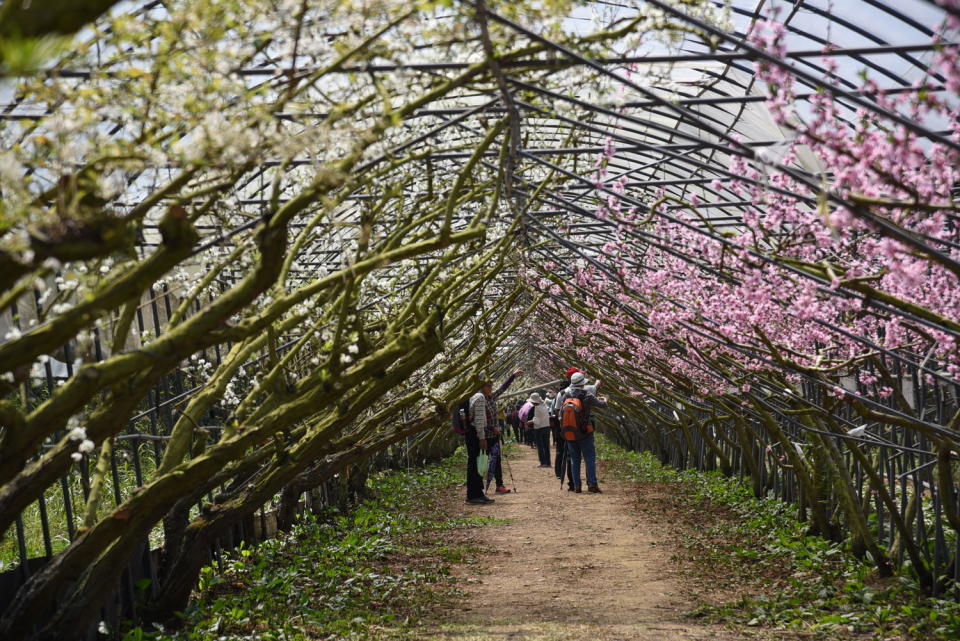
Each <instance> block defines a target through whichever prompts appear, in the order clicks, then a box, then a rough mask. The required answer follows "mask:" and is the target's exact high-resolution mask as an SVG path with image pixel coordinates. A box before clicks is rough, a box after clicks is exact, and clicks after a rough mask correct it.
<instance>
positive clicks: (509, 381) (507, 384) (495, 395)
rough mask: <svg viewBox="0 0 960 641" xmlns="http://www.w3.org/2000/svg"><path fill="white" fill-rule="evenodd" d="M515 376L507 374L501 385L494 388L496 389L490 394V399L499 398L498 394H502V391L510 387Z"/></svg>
mask: <svg viewBox="0 0 960 641" xmlns="http://www.w3.org/2000/svg"><path fill="white" fill-rule="evenodd" d="M515 378H516V376H514V375H513V374H511V375H510V376H508V377H507V380H505V381H504V382H503V385H501V386H500V387H498V388H497V389H496V391H494V392H493V394H491V395H490V398H492V399H494V400H496V399H498V398H500V395H501V394H503V393H504V392H506V391H507V388H508V387H510V385H512V384H513V379H515Z"/></svg>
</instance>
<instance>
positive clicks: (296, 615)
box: [124, 456, 501, 641]
mask: <svg viewBox="0 0 960 641" xmlns="http://www.w3.org/2000/svg"><path fill="white" fill-rule="evenodd" d="M461 459H462V457H459V456H453V457H451V458H449V459H447V460H446V461H445V462H443V463H441V464H438V465H434V466H430V467H426V468H421V469H416V470H410V471H391V472H384V473H381V474H378V475H375V476H373V477H371V479H370V481H369V484H368V490H369V493H370V497H371V498H368V499H367V500H364V501H363V502H362V503H361V504H359V505H358V506H357V507H356V509H355V510H354V511H353V512H352V513H350V514H347V515H344V514H338V513H336V512H335V511H333V510H331V511H329V512H328V513H325V514H321V515H318V516H309V517H307V518H305V519H303V520H302V521H301V522H300V523H298V524H297V526H296V527H295V529H294V531H292V532H291V533H289V534H287V535H279V536H277V537H276V538H274V539H272V540H269V541H265V542H264V543H262V544H260V545H259V546H257V547H256V548H254V549H250V548H246V549H239V550H235V551H233V552H231V553H230V554H229V555H228V557H227V559H226V561H225V562H224V568H223V571H222V572H221V571H219V570H218V568H217V567H216V566H215V565H211V566H208V567H206V568H205V569H204V570H203V572H202V574H201V579H200V585H199V586H198V589H197V593H196V595H195V598H194V599H193V601H192V602H191V604H190V606H189V608H188V610H187V611H186V612H184V613H182V617H183V619H184V626H183V628H182V629H181V630H178V631H164V630H145V629H143V628H134V629H132V630H129V631H127V632H126V633H125V636H124V640H125V641H141V640H142V641H222V640H225V639H230V640H234V639H236V640H240V639H250V640H254V639H256V640H263V641H274V640H277V641H279V640H283V641H306V640H307V639H311V640H314V639H330V640H333V639H350V640H354V639H355V640H364V639H383V640H388V639H389V640H401V639H412V638H415V637H413V636H412V635H413V630H414V629H415V626H416V625H417V623H418V622H419V621H420V620H421V618H422V617H423V616H424V615H425V614H426V613H427V612H428V611H431V610H435V609H437V608H441V607H444V606H445V605H446V604H448V603H450V602H451V601H452V599H454V598H455V597H457V596H458V595H460V594H461V592H460V591H459V588H458V587H457V584H456V580H455V579H454V578H453V577H452V576H451V574H450V568H449V565H450V564H451V563H473V562H475V558H476V556H477V554H478V552H479V550H477V549H475V548H472V547H471V546H469V545H466V544H464V545H460V544H456V543H450V542H449V541H446V540H445V539H444V536H443V535H444V533H448V532H449V531H450V530H453V529H467V528H473V527H483V526H486V525H490V524H493V523H497V522H500V521H501V519H492V518H489V517H482V516H478V517H475V518H463V517H458V518H447V517H445V516H444V512H445V511H444V510H443V509H441V506H440V504H439V497H440V496H442V492H440V490H441V489H442V488H449V487H450V486H451V485H452V484H455V483H457V482H459V480H460V468H461V467H462V465H461ZM447 538H449V537H447Z"/></svg>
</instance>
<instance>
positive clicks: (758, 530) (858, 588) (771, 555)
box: [598, 438, 960, 639]
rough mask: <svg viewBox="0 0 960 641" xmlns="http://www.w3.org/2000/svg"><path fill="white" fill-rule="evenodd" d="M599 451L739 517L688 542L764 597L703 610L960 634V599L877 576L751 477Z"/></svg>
mask: <svg viewBox="0 0 960 641" xmlns="http://www.w3.org/2000/svg"><path fill="white" fill-rule="evenodd" d="M598 449H599V454H600V456H601V457H602V458H603V459H604V460H606V461H607V462H608V463H609V464H610V465H612V466H613V467H614V469H615V470H616V471H617V474H618V475H620V476H622V477H625V478H628V479H632V480H635V481H637V482H641V483H665V484H669V485H670V486H671V488H672V490H673V491H674V492H675V494H674V498H675V499H676V502H677V504H678V505H679V506H680V507H681V509H684V510H685V511H686V512H689V513H696V512H702V511H705V510H708V509H710V508H713V507H718V508H722V509H723V510H725V511H727V512H728V515H729V518H726V519H722V518H721V519H711V522H710V523H709V524H707V526H706V527H705V528H704V530H703V531H702V532H699V533H693V535H692V536H690V537H689V540H688V542H687V543H685V544H683V545H685V547H688V548H690V555H691V557H693V558H695V559H696V563H697V565H698V566H700V567H701V568H710V570H709V571H710V572H716V573H718V574H728V575H730V576H735V575H740V576H742V577H744V578H745V579H746V580H745V581H744V582H745V583H747V584H748V585H750V586H752V587H753V588H754V590H755V591H757V592H759V593H758V594H756V595H755V596H744V597H742V598H741V599H739V600H738V601H735V602H732V603H726V604H723V605H721V606H709V605H707V606H702V607H700V608H698V609H697V610H696V611H695V612H694V614H695V615H697V616H706V617H708V618H710V619H713V620H717V621H725V622H734V623H739V624H746V625H749V626H776V627H780V628H787V629H801V630H806V631H811V632H814V633H819V634H823V635H825V636H830V637H836V636H838V635H841V634H843V633H852V634H869V635H872V638H878V639H884V638H891V637H893V638H897V637H906V638H910V639H930V638H937V639H956V638H958V637H960V603H957V602H956V601H952V600H943V599H933V598H929V597H927V596H925V595H924V594H923V593H922V591H921V589H920V586H919V585H918V584H917V583H916V581H915V580H914V579H913V578H911V577H909V576H905V575H903V576H898V577H894V578H892V579H881V578H879V577H877V575H876V573H875V571H874V568H873V566H872V565H871V563H870V560H869V559H862V560H861V559H857V558H856V557H854V556H853V555H852V554H851V553H850V552H849V551H848V550H847V549H846V548H845V547H844V545H843V544H838V543H833V542H831V541H828V540H826V539H823V538H821V537H819V536H809V535H807V534H806V531H807V530H808V528H809V524H808V523H804V522H801V521H799V520H798V519H797V518H795V516H794V514H793V512H792V509H791V506H789V505H787V504H784V503H783V502H781V501H778V500H776V499H772V498H761V499H758V498H756V497H754V496H753V493H752V492H751V489H750V487H749V485H748V484H746V483H744V482H743V481H742V480H741V479H739V478H731V477H725V476H723V475H722V474H720V473H719V472H701V471H698V470H684V471H680V470H676V469H674V468H671V467H668V466H665V465H663V464H661V463H660V461H658V460H657V459H656V457H655V456H653V455H652V454H651V453H649V452H642V453H637V452H628V451H626V450H623V449H621V448H620V447H617V446H616V445H613V444H611V443H610V442H609V441H607V440H605V439H602V438H601V439H598ZM687 534H688V533H685V535H684V538H687V536H686V535H687Z"/></svg>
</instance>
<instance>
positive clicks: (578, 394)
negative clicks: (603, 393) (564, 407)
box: [564, 372, 607, 494]
mask: <svg viewBox="0 0 960 641" xmlns="http://www.w3.org/2000/svg"><path fill="white" fill-rule="evenodd" d="M586 384H587V377H586V376H584V375H583V373H582V372H577V373H576V374H574V375H573V376H571V377H570V387H569V388H568V393H567V394H566V395H565V399H564V400H566V398H577V399H579V400H580V404H581V406H582V408H583V412H584V424H585V425H589V426H591V430H590V433H589V434H587V435H586V436H583V437H582V438H581V439H580V440H578V441H567V449H568V450H569V452H570V470H571V473H572V476H573V491H574V492H577V493H580V492H581V489H580V487H581V486H580V459H581V458H583V461H584V463H585V465H586V468H587V489H588V491H589V492H592V493H594V494H599V493H600V486H599V485H598V484H597V449H596V444H595V443H594V438H593V430H592V426H593V417H592V415H591V411H592V410H593V408H594V407H606V406H607V401H606V399H602V398H597V397H596V396H595V395H594V394H592V393H590V392H588V391H587V390H586V389H584V388H585V387H586ZM594 389H596V387H595V386H594Z"/></svg>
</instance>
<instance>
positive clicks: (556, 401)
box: [552, 392, 566, 415]
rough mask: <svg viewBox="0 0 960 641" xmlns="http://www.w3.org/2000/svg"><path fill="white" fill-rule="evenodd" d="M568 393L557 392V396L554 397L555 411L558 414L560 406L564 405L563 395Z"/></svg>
mask: <svg viewBox="0 0 960 641" xmlns="http://www.w3.org/2000/svg"><path fill="white" fill-rule="evenodd" d="M565 395H566V392H560V393H559V394H557V396H556V398H554V399H553V406H552V407H553V413H554V415H557V414H559V413H560V406H561V405H563V397H564V396H565Z"/></svg>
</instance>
